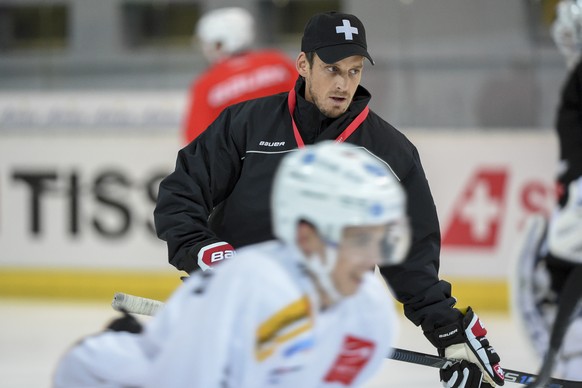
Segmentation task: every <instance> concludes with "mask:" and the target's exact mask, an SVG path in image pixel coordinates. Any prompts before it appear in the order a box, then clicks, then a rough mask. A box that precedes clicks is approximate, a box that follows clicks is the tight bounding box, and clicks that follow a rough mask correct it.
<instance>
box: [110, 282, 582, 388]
mask: <svg viewBox="0 0 582 388" xmlns="http://www.w3.org/2000/svg"><path fill="white" fill-rule="evenodd" d="M111 305H112V306H113V308H114V309H115V310H117V311H121V309H124V310H126V311H127V312H128V313H132V314H141V315H150V316H151V315H154V314H155V313H156V312H157V311H158V310H159V309H160V308H161V307H162V306H163V305H164V303H163V302H160V301H158V300H154V299H148V298H143V297H140V296H135V295H130V294H125V293H122V292H117V293H115V295H114V297H113V301H112V303H111ZM388 358H389V359H392V360H396V361H403V362H408V363H411V364H417V365H424V366H429V367H432V368H439V369H442V368H446V367H448V366H449V365H451V364H453V363H454V362H455V361H456V360H452V359H448V358H445V357H440V356H435V355H432V354H426V353H419V352H415V351H412V350H406V349H399V348H394V351H393V353H392V354H391V355H390V356H388ZM536 377H537V376H536V375H535V374H531V373H526V372H520V371H516V370H511V369H505V381H507V382H511V383H516V384H529V383H531V382H533V381H535V379H536ZM547 383H548V385H546V387H547V388H582V382H578V381H569V380H560V379H549V380H548V381H547Z"/></svg>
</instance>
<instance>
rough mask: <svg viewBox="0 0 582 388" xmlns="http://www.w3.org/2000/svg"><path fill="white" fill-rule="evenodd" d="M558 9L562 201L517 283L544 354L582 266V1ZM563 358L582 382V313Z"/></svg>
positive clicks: (528, 248) (533, 236)
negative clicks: (562, 68) (569, 284)
mask: <svg viewBox="0 0 582 388" xmlns="http://www.w3.org/2000/svg"><path fill="white" fill-rule="evenodd" d="M556 11H557V12H556V20H555V22H554V24H553V27H552V36H553V38H554V40H555V42H556V44H557V46H558V48H559V49H560V52H561V53H562V54H563V55H564V57H565V59H566V65H567V68H568V72H569V74H568V77H567V79H566V82H565V84H564V87H563V89H562V94H561V98H560V103H559V107H558V111H557V120H556V130H557V134H558V139H559V147H560V163H559V168H558V174H557V183H558V203H557V204H556V208H555V210H554V212H553V214H552V216H551V217H550V219H549V220H545V219H543V218H537V219H533V220H532V221H531V223H530V228H529V230H528V231H527V233H528V234H527V235H526V236H527V237H526V239H525V240H524V241H525V242H524V246H523V248H522V252H521V254H520V257H519V259H518V265H517V268H516V269H517V273H518V276H519V279H518V280H517V281H516V284H517V286H514V293H515V295H514V305H515V306H514V310H515V312H516V313H517V314H518V317H519V318H520V319H521V320H522V322H523V324H524V327H525V329H526V332H527V333H528V335H529V338H530V340H531V342H532V344H533V345H534V347H535V349H536V350H537V352H538V353H539V355H540V357H543V355H544V354H545V352H546V350H547V349H548V341H549V337H550V333H551V329H552V325H553V322H554V317H555V314H556V310H557V306H558V303H559V300H560V294H561V291H562V288H563V286H564V283H565V281H566V279H567V278H568V276H569V274H570V273H571V272H572V269H573V268H574V267H575V266H578V265H582V62H580V53H581V52H582V1H579V0H562V1H560V2H559V3H558V4H557V8H556ZM580 286H581V287H582V285H580ZM557 361H558V362H557V364H556V368H555V370H556V373H557V375H558V376H561V377H562V378H565V379H571V380H582V367H581V366H582V317H578V318H577V319H576V320H575V321H574V322H573V323H572V325H571V327H570V329H569V331H568V333H567V335H566V337H565V338H564V341H563V343H562V348H561V352H560V354H559V356H558V360H557Z"/></svg>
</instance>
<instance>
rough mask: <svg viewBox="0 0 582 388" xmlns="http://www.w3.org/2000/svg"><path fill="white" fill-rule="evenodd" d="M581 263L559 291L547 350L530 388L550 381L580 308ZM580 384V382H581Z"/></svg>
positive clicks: (581, 287)
mask: <svg viewBox="0 0 582 388" xmlns="http://www.w3.org/2000/svg"><path fill="white" fill-rule="evenodd" d="M581 284H582V265H578V266H576V267H575V268H574V269H573V270H572V272H571V273H570V275H569V276H568V278H567V279H566V283H565V284H564V288H563V289H562V292H561V293H560V302H559V304H558V312H557V314H556V318H555V320H554V326H553V327H552V332H551V334H550V343H549V346H548V351H547V352H546V355H545V357H544V360H543V362H542V366H541V368H540V371H539V373H538V376H539V377H538V379H537V381H536V382H534V383H532V384H530V385H529V387H531V388H541V387H543V386H544V384H545V383H546V382H547V381H550V380H551V379H550V375H551V374H552V370H553V369H554V364H555V363H556V358H557V356H558V352H559V350H560V347H561V346H562V342H563V340H564V336H565V335H566V331H567V330H568V327H569V326H570V323H571V322H572V320H573V319H574V318H575V317H576V315H577V312H578V310H579V308H580V299H581V298H582V285H581ZM581 386H582V383H581Z"/></svg>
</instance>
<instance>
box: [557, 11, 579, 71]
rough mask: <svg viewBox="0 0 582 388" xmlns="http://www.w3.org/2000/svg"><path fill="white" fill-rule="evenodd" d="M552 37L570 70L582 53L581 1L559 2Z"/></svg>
mask: <svg viewBox="0 0 582 388" xmlns="http://www.w3.org/2000/svg"><path fill="white" fill-rule="evenodd" d="M552 37H553V38H554V41H555V42H556V45H557V46H558V48H559V49H560V52H561V53H562V54H563V55H564V57H565V58H566V64H567V65H568V67H569V68H572V67H573V66H574V65H575V64H576V62H577V61H578V59H579V57H580V52H581V51H582V0H560V2H559V3H558V4H557V6H556V20H555V21H554V23H553V25H552Z"/></svg>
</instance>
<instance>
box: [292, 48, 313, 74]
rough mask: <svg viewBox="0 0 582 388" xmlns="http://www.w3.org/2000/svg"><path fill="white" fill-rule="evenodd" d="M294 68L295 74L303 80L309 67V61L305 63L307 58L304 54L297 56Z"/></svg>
mask: <svg viewBox="0 0 582 388" xmlns="http://www.w3.org/2000/svg"><path fill="white" fill-rule="evenodd" d="M295 68H296V69H297V72H298V73H299V75H300V76H302V77H304V78H305V76H307V73H308V72H309V69H310V65H309V61H307V56H306V55H305V53H304V52H301V53H300V54H299V55H298V56H297V60H296V61H295Z"/></svg>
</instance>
